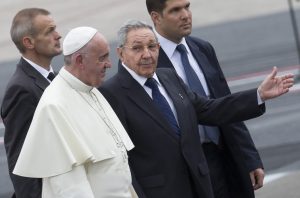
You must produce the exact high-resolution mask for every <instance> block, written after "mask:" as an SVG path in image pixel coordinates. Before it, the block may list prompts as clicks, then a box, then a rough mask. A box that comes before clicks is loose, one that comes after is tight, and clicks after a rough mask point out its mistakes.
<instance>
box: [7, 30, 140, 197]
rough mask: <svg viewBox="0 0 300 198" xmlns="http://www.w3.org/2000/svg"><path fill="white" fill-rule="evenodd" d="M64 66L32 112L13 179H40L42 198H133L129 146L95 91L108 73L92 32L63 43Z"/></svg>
mask: <svg viewBox="0 0 300 198" xmlns="http://www.w3.org/2000/svg"><path fill="white" fill-rule="evenodd" d="M63 54H64V60H65V66H64V67H63V68H62V69H61V70H60V72H59V74H58V76H56V78H55V79H54V80H53V81H52V83H51V85H50V86H49V87H48V88H47V89H46V90H45V92H44V94H43V95H42V97H41V100H40V102H39V104H38V106H37V109H36V111H35V114H34V117H33V120H32V123H31V126H30V128H29V131H28V134H27V137H26V139H25V142H24V145H23V148H22V151H21V153H20V156H19V158H18V161H17V164H16V166H15V169H14V171H13V173H14V174H16V175H20V176H25V177H33V178H42V179H43V189H42V197H44V198H54V197H55V198H56V197H60V198H64V197H68V198H69V197H72V198H75V197H76V198H77V197H78V198H82V197H84V198H90V197H93V198H94V197H95V198H132V197H137V196H136V193H135V191H134V190H133V188H132V184H131V173H130V169H129V166H128V157H127V151H128V150H131V149H132V148H133V147H134V146H133V143H132V142H131V140H130V138H129V137H128V135H127V133H126V131H125V129H124V128H123V126H122V124H121V123H120V121H119V119H118V117H117V116H116V114H115V113H114V111H113V110H112V108H111V107H110V105H109V104H108V102H107V101H106V100H105V99H104V97H103V96H102V95H101V93H100V92H99V91H98V90H97V89H96V88H95V87H98V86H100V84H101V83H102V81H103V79H104V77H105V71H106V68H110V67H111V62H110V60H109V46H108V43H107V41H106V39H105V38H104V37H103V35H102V34H100V33H99V32H98V31H97V30H96V29H94V28H91V27H78V28H75V29H72V30H71V31H70V32H69V33H68V34H67V35H66V38H65V39H64V42H63Z"/></svg>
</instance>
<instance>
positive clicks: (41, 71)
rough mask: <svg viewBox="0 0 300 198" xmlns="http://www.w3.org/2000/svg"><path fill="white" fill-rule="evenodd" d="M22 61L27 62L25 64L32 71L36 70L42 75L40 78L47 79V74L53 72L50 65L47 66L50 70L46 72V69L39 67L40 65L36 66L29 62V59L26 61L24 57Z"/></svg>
mask: <svg viewBox="0 0 300 198" xmlns="http://www.w3.org/2000/svg"><path fill="white" fill-rule="evenodd" d="M23 59H24V60H25V61H27V62H28V63H29V64H30V65H31V66H32V67H33V68H34V69H36V70H37V71H38V72H39V73H40V74H42V76H44V77H45V78H46V79H47V77H48V75H49V73H50V72H53V68H52V66H51V65H50V66H49V67H50V70H49V71H48V70H47V69H45V68H43V67H42V66H40V65H38V64H36V63H34V62H32V61H31V60H29V59H27V58H25V57H23ZM53 73H54V72H53Z"/></svg>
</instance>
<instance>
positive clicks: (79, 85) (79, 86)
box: [59, 66, 93, 93]
mask: <svg viewBox="0 0 300 198" xmlns="http://www.w3.org/2000/svg"><path fill="white" fill-rule="evenodd" d="M65 67H68V66H64V67H62V68H61V70H60V71H59V75H60V76H61V77H62V78H63V79H64V80H65V81H66V82H67V83H68V84H70V86H71V87H72V88H73V89H75V90H77V91H81V92H87V93H88V92H90V91H91V90H92V89H93V87H92V86H89V85H86V84H85V83H83V82H82V81H81V80H79V79H78V78H76V77H75V76H73V75H72V74H71V73H70V72H68V71H67V70H66V69H65Z"/></svg>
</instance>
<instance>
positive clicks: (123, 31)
mask: <svg viewBox="0 0 300 198" xmlns="http://www.w3.org/2000/svg"><path fill="white" fill-rule="evenodd" d="M137 29H149V30H151V31H152V32H153V34H154V36H155V39H156V41H157V37H156V35H155V33H154V31H153V28H152V26H150V25H148V24H147V23H145V22H142V21H138V20H129V21H127V22H126V23H124V25H122V26H121V28H120V29H119V31H118V46H119V47H122V46H124V45H125V43H126V42H127V36H128V33H129V32H130V31H131V30H137Z"/></svg>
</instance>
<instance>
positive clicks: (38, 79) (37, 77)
mask: <svg viewBox="0 0 300 198" xmlns="http://www.w3.org/2000/svg"><path fill="white" fill-rule="evenodd" d="M18 67H19V68H21V69H22V70H23V71H24V72H25V73H26V74H27V75H28V76H29V77H30V78H32V79H33V81H34V83H35V84H36V86H37V87H39V88H40V89H42V90H45V89H46V87H47V86H48V85H49V82H48V80H46V79H45V78H44V76H43V75H42V74H40V73H39V72H38V71H37V70H36V69H34V68H33V67H32V66H31V65H30V64H29V63H28V62H27V61H25V60H24V59H23V58H21V60H20V62H19V64H18Z"/></svg>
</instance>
